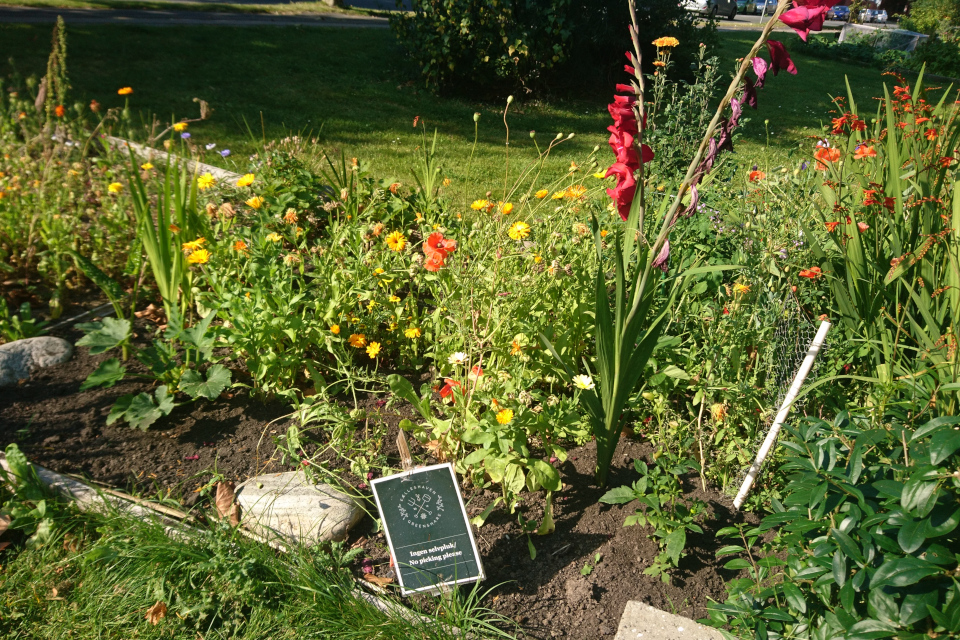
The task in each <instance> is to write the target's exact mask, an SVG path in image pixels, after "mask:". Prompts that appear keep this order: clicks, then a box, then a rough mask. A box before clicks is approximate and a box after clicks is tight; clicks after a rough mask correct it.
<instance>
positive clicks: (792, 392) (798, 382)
mask: <svg viewBox="0 0 960 640" xmlns="http://www.w3.org/2000/svg"><path fill="white" fill-rule="evenodd" d="M829 330H830V323H829V322H827V321H826V320H824V321H823V322H821V323H820V328H819V329H817V335H815V336H814V337H813V342H811V343H810V348H809V349H807V355H806V356H805V357H804V358H803V362H802V363H801V364H800V368H799V369H798V370H797V375H796V376H794V378H793V384H791V385H790V389H789V390H788V391H787V395H786V396H785V397H784V398H783V403H782V404H781V405H780V411H779V412H777V417H776V419H775V420H774V421H773V425H772V426H771V427H770V431H769V432H768V433H767V437H766V439H765V440H764V441H763V444H762V445H760V450H759V451H757V459H756V460H755V461H754V463H753V464H752V465H750V470H749V471H747V477H746V478H744V479H743V484H742V485H740V491H739V492H738V493H737V497H736V498H734V499H733V508H734V509H739V508H740V507H741V506H742V505H743V501H744V500H746V499H747V494H749V493H750V489H751V487H753V483H754V481H755V480H756V479H757V475H758V474H759V473H760V469H761V467H763V461H764V460H766V459H767V456H768V455H769V454H770V449H772V448H773V445H774V443H776V441H777V435H778V434H779V433H780V427H782V426H783V423H784V422H786V420H787V416H788V415H789V414H790V409H791V408H792V407H793V401H794V400H796V398H797V394H799V393H800V387H802V386H803V381H804V380H806V378H807V375H809V373H810V370H811V369H812V368H813V361H814V360H816V359H817V354H818V353H820V347H822V346H823V341H824V339H826V337H827V331H829Z"/></svg>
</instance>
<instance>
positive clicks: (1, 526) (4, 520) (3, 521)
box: [0, 516, 13, 536]
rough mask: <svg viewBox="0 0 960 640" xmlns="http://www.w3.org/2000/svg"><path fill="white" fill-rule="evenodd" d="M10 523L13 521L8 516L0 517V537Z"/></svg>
mask: <svg viewBox="0 0 960 640" xmlns="http://www.w3.org/2000/svg"><path fill="white" fill-rule="evenodd" d="M11 522H13V519H12V518H11V517H10V516H0V536H2V535H3V532H4V531H6V530H7V527H9V526H10V523H11Z"/></svg>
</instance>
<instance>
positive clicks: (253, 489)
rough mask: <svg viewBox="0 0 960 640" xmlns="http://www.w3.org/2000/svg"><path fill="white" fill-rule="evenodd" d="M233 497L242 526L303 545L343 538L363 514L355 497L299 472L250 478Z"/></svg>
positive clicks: (273, 537)
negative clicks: (315, 482) (310, 479)
mask: <svg viewBox="0 0 960 640" xmlns="http://www.w3.org/2000/svg"><path fill="white" fill-rule="evenodd" d="M236 496H237V503H238V504H239V505H240V517H241V519H242V520H241V522H242V523H243V525H244V526H245V527H247V528H248V529H250V530H251V531H253V532H254V533H257V534H259V535H261V536H263V537H265V538H267V539H275V538H277V537H281V538H284V539H286V540H287V541H289V542H291V543H293V544H303V545H306V546H312V545H315V544H319V543H321V542H327V541H330V540H333V541H340V540H343V539H344V538H346V537H347V531H349V530H350V528H351V527H352V526H353V525H355V524H357V522H359V521H360V520H361V519H362V518H363V514H364V511H363V509H361V508H360V505H359V503H358V502H357V501H356V500H355V499H353V498H351V497H350V496H348V495H346V494H345V493H343V492H341V491H338V490H337V489H334V488H333V487H331V486H330V485H326V484H310V482H309V481H308V480H307V478H306V477H305V476H304V475H303V474H302V473H300V472H298V471H288V472H286V473H274V474H268V475H263V476H257V477H256V478H250V479H249V480H247V481H246V482H244V483H243V484H241V485H240V486H239V487H237V491H236Z"/></svg>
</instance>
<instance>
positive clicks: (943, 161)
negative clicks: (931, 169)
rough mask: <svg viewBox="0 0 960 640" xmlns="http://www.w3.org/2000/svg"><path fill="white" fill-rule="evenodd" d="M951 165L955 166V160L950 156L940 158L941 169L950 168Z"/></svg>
mask: <svg viewBox="0 0 960 640" xmlns="http://www.w3.org/2000/svg"><path fill="white" fill-rule="evenodd" d="M951 164H953V158H951V157H950V156H944V157H942V158H940V166H941V167H949V166H950V165H951Z"/></svg>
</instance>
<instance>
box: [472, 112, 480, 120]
mask: <svg viewBox="0 0 960 640" xmlns="http://www.w3.org/2000/svg"><path fill="white" fill-rule="evenodd" d="M473 121H474V122H480V112H479V111H477V112H476V113H474V114H473Z"/></svg>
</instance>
